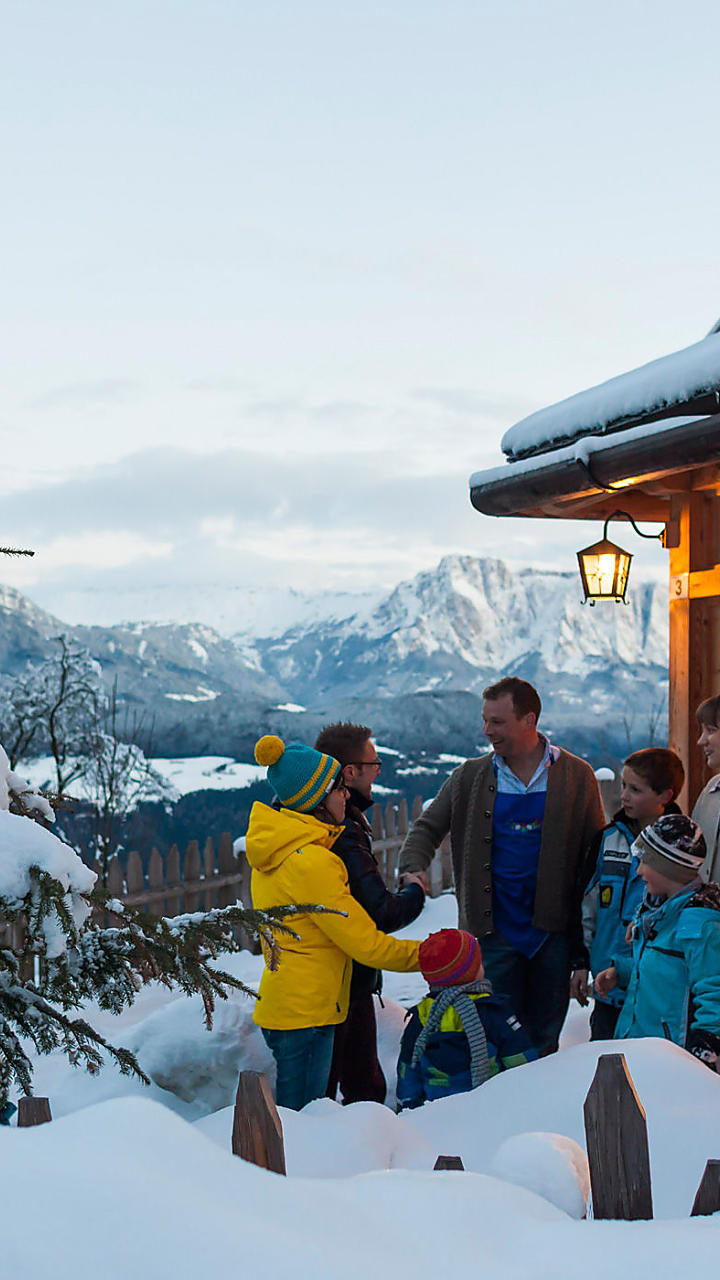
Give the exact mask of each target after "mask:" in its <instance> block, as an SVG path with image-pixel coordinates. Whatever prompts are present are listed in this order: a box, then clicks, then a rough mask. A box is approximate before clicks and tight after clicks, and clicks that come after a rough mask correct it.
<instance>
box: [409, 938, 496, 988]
mask: <svg viewBox="0 0 720 1280" xmlns="http://www.w3.org/2000/svg"><path fill="white" fill-rule="evenodd" d="M418 959H419V961H420V970H421V972H422V975H423V977H424V979H425V981H426V982H427V984H428V986H430V987H461V986H463V985H464V984H465V983H466V982H474V981H475V979H476V978H477V976H478V974H479V972H480V968H481V966H482V952H481V950H480V943H479V942H478V940H477V938H475V937H473V935H472V934H471V933H467V932H466V930H465V929H439V930H438V932H437V933H431V934H430V936H429V937H428V938H426V939H425V941H424V942H421V943H420V951H419V952H418Z"/></svg>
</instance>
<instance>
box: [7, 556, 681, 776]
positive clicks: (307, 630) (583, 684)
mask: <svg viewBox="0 0 720 1280" xmlns="http://www.w3.org/2000/svg"><path fill="white" fill-rule="evenodd" d="M580 596H581V591H580V586H579V582H578V579H577V575H576V574H574V573H568V574H564V573H563V574H560V573H549V572H548V573H541V572H537V571H533V570H523V571H519V572H518V571H515V572H513V571H511V570H510V569H509V568H508V567H507V565H505V564H504V563H503V562H502V561H500V560H496V559H480V558H477V557H471V556H448V557H446V558H445V559H443V560H442V561H441V562H440V563H439V564H438V566H437V567H436V568H435V569H433V570H432V571H427V572H424V573H421V574H418V575H417V576H416V577H414V578H412V579H410V580H408V581H406V582H403V583H400V584H399V585H398V586H397V587H396V588H395V589H394V590H393V591H391V592H388V593H386V594H385V596H384V597H382V598H381V599H379V600H377V599H373V598H371V597H362V598H361V599H360V600H359V601H358V599H357V598H354V597H342V598H339V597H337V596H328V595H325V594H320V595H318V596H317V597H315V598H309V597H300V596H298V595H296V594H295V593H293V592H292V591H288V592H287V593H285V595H284V596H283V598H282V600H281V599H279V598H278V597H277V594H276V593H269V594H268V593H265V594H264V595H263V596H262V608H260V606H259V604H258V599H257V598H256V599H255V603H254V604H253V598H254V597H253V593H252V592H248V593H247V599H248V610H247V613H246V616H245V619H244V623H245V624H247V621H248V619H249V617H251V616H254V618H255V620H256V630H255V631H254V632H250V631H248V630H247V626H244V627H243V629H242V630H241V631H240V632H238V633H236V634H235V636H234V637H233V638H232V639H230V638H227V637H225V636H223V635H221V634H219V632H218V631H217V630H216V629H215V628H214V627H213V626H211V625H208V622H209V621H211V619H208V620H206V622H205V623H201V622H192V623H190V622H185V623H182V624H172V623H167V622H147V621H146V622H136V623H128V624H125V625H123V626H114V627H99V626H95V627H68V626H67V625H65V624H64V623H63V622H60V621H59V620H58V619H56V618H53V617H52V616H51V615H50V614H47V613H44V612H43V611H42V610H40V609H37V608H36V607H35V606H34V605H33V604H31V602H30V601H28V600H26V599H25V598H24V597H23V596H21V595H20V594H19V593H18V592H16V591H12V590H10V589H5V590H4V591H3V593H2V595H0V665H1V666H2V670H3V671H4V672H5V673H7V674H13V673H16V672H18V671H20V670H22V669H23V667H24V665H25V663H26V662H27V661H28V660H30V661H33V662H38V661H41V660H42V658H43V657H45V656H47V654H48V653H49V652H50V651H51V650H52V640H51V639H50V637H52V636H56V635H58V634H59V633H60V632H61V631H65V632H67V633H68V634H70V635H71V636H72V637H74V638H75V639H76V640H77V641H79V642H80V643H81V644H82V645H83V646H85V647H87V649H89V651H90V653H91V654H92V655H93V657H95V658H96V659H97V660H98V661H99V662H100V664H101V666H102V669H103V675H104V678H105V681H106V683H107V685H108V686H109V687H111V686H112V684H113V681H115V680H117V683H118V689H119V692H120V697H121V700H122V701H123V702H124V703H125V704H127V705H128V706H130V707H131V708H133V709H140V710H142V712H143V714H144V715H145V717H146V719H147V722H148V723H150V722H152V724H153V726H154V733H153V744H152V749H153V754H156V755H160V756H166V757H175V756H184V757H188V756H199V755H217V756H226V757H231V758H233V759H235V760H239V761H245V762H247V763H250V762H251V760H252V754H251V753H252V745H253V743H254V741H255V740H256V738H257V737H258V736H259V733H260V732H261V731H263V730H264V731H266V732H274V733H279V734H280V735H281V736H283V737H287V736H290V737H300V738H306V739H309V740H311V739H312V737H314V735H315V734H316V733H317V731H318V729H319V728H320V727H321V725H322V724H323V723H327V722H328V720H331V719H359V720H361V721H363V722H370V723H372V725H373V726H374V727H375V728H376V731H377V733H378V734H380V735H381V740H382V741H384V742H385V743H387V744H388V745H390V746H392V747H395V748H396V749H398V750H400V751H402V752H404V753H405V754H407V755H408V756H409V757H413V756H417V754H418V753H422V754H427V753H431V754H432V753H435V754H436V755H437V754H438V753H441V752H447V751H450V752H452V753H456V754H460V755H462V754H468V753H472V752H473V751H474V750H475V749H476V747H477V745H478V733H479V721H480V707H479V698H480V696H481V693H482V689H483V688H484V687H485V685H487V684H488V683H492V682H493V681H494V680H497V679H498V678H499V677H500V676H502V675H508V674H517V675H520V676H523V677H524V678H525V679H528V680H531V681H532V682H533V683H535V684H536V685H537V687H538V688H539V689H540V692H541V696H542V699H543V705H544V708H545V714H544V722H545V725H546V727H547V728H548V729H550V730H551V731H553V732H555V733H556V734H562V735H563V736H564V741H565V743H566V745H568V746H569V747H570V748H571V749H574V750H579V751H581V752H583V753H590V754H591V758H593V762H594V763H595V764H603V763H606V759H605V757H606V756H607V755H608V753H609V754H613V753H614V754H615V755H619V754H622V753H623V752H625V751H626V750H628V749H630V747H631V745H648V743H649V741H650V740H651V739H652V736H653V734H656V739H655V740H661V739H662V733H663V728H664V719H665V709H666V706H665V700H666V689H667V627H668V619H667V601H666V590H665V588H664V587H663V586H661V585H659V584H656V583H642V582H637V581H636V582H635V584H634V587H633V591H632V593H631V599H630V603H629V604H628V605H627V606H619V605H606V606H599V607H597V608H595V609H590V608H584V607H583V606H582V605H581V603H580ZM201 603H202V601H201V600H200V601H199V602H196V605H195V607H196V609H199V607H200V604H201ZM256 606H257V607H256ZM300 606H302V607H300ZM289 621H292V625H290V626H288V625H286V624H287V623H288V622H289ZM601 737H602V739H603V741H602V742H601V741H600V739H601ZM596 748H602V757H603V758H600V757H599V756H598V757H597V758H595V755H596V754H597V752H596ZM593 753H594V754H593ZM414 762H415V761H414V760H413V759H412V758H411V759H409V761H408V762H406V763H409V764H410V765H412V764H413V763H414Z"/></svg>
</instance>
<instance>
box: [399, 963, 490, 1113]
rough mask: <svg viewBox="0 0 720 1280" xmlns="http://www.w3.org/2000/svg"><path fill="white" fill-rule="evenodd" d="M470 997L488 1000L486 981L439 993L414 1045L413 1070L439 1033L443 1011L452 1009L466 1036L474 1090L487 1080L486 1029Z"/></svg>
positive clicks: (446, 989)
mask: <svg viewBox="0 0 720 1280" xmlns="http://www.w3.org/2000/svg"><path fill="white" fill-rule="evenodd" d="M430 994H431V995H432V994H433V992H432V991H431V992H430ZM471 994H474V995H489V996H491V995H492V983H490V982H488V981H487V980H486V979H485V978H480V979H478V980H477V981H476V982H467V983H466V984H465V985H464V986H462V987H442V988H440V989H439V990H438V993H437V995H436V996H435V997H434V999H433V1002H432V1005H431V1006H430V1013H429V1015H428V1020H427V1022H426V1023H425V1026H424V1027H423V1029H422V1031H421V1032H420V1035H419V1036H418V1038H417V1040H416V1041H415V1048H414V1049H413V1055H412V1066H413V1067H416V1066H417V1064H418V1062H419V1061H420V1059H421V1057H422V1056H423V1054H424V1052H425V1047H426V1045H427V1042H428V1040H429V1039H430V1037H431V1036H432V1035H434V1033H435V1032H436V1031H439V1030H440V1024H441V1022H442V1020H443V1014H444V1013H445V1011H446V1010H447V1009H450V1008H451V1007H454V1009H455V1011H456V1013H457V1015H458V1017H459V1019H460V1021H461V1023H462V1027H463V1031H464V1032H465V1035H466V1036H467V1042H468V1045H469V1048H470V1076H471V1079H472V1087H473V1089H477V1087H478V1085H481V1084H484V1083H485V1081H486V1080H487V1079H488V1078H489V1076H490V1064H489V1062H488V1052H487V1039H486V1036H485V1028H484V1027H483V1024H482V1021H481V1019H480V1014H479V1013H478V1011H477V1009H476V1008H475V1001H474V1000H471V999H470V995H471Z"/></svg>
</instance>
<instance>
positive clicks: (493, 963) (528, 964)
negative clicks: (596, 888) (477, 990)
mask: <svg viewBox="0 0 720 1280" xmlns="http://www.w3.org/2000/svg"><path fill="white" fill-rule="evenodd" d="M480 945H481V947H482V958H483V964H484V966H485V976H486V978H489V979H490V981H491V982H492V984H493V990H494V991H495V993H496V995H499V996H506V997H507V999H508V1001H509V1003H510V1006H511V1008H512V1011H513V1013H514V1014H515V1016H516V1017H517V1018H519V1019H520V1021H521V1022H522V1024H523V1026H524V1028H525V1030H526V1031H527V1033H528V1035H529V1037H530V1039H531V1040H532V1042H533V1044H534V1045H535V1048H536V1049H537V1051H538V1053H540V1054H546V1053H554V1052H555V1050H556V1049H557V1047H558V1040H559V1039H560V1032H561V1031H562V1025H563V1022H564V1021H565V1015H566V1013H567V1010H568V1003H569V1000H570V948H569V946H568V940H567V938H566V936H565V934H564V933H549V934H548V936H547V938H546V939H545V941H544V942H543V944H542V946H541V947H540V950H539V951H536V952H535V955H534V956H525V955H523V953H522V951H517V950H516V949H515V947H513V946H511V945H510V943H509V942H508V941H507V939H506V938H504V937H503V935H502V934H501V933H498V932H497V930H496V931H495V932H494V933H491V934H488V936H487V937H485V938H482V939H481V941H480Z"/></svg>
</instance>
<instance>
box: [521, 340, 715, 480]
mask: <svg viewBox="0 0 720 1280" xmlns="http://www.w3.org/2000/svg"><path fill="white" fill-rule="evenodd" d="M718 389H720V332H717V331H716V330H713V331H712V332H711V333H709V334H708V335H707V337H706V338H703V339H701V341H700V342H696V343H694V344H693V345H692V346H691V347H685V348H684V350H682V351H675V352H673V353H672V354H671V355H669V356H662V357H661V358H660V359H659V360H651V361H650V363H649V364H644V365H641V366H640V368H639V369H633V370H631V371H630V372H629V373H622V374H620V375H619V376H618V377H616V378H610V379H609V381H608V382H602V383H600V385H599V386H597V387H590V388H589V389H588V390H587V391H580V392H579V393H578V394H577V395H574V396H569V397H568V399H567V400H561V401H560V402H559V403H558V404H554V405H550V406H549V407H548V408H547V409H540V410H538V412H537V413H531V414H530V416H529V417H527V418H523V419H522V421H521V422H517V423H516V424H515V426H514V427H510V429H509V431H506V432H505V435H504V436H503V438H502V441H501V447H502V450H503V453H505V454H506V455H507V456H508V457H509V458H522V457H526V456H528V455H532V454H538V453H542V452H543V451H550V450H555V449H557V448H558V447H560V446H562V445H566V444H570V443H571V442H572V441H574V440H577V439H578V438H580V437H581V436H588V435H601V434H603V433H608V432H611V431H612V432H613V434H614V433H615V432H616V431H618V430H621V429H622V427H623V424H625V425H629V424H630V422H631V421H632V420H637V419H638V418H639V417H648V416H649V415H651V414H656V413H660V412H662V411H663V410H667V409H672V408H673V407H677V408H680V406H682V405H686V404H692V402H693V401H696V400H698V399H699V398H700V397H702V396H707V395H715V397H716V402H717V404H718V407H720V397H718ZM700 412H702V409H700ZM694 416H697V415H694ZM653 425H655V424H653ZM643 426H644V429H645V430H648V425H647V424H643Z"/></svg>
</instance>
